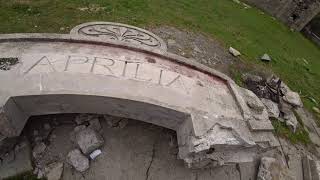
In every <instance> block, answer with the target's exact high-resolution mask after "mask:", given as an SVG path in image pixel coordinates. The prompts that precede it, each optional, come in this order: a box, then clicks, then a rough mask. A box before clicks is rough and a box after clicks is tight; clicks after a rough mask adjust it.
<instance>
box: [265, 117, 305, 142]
mask: <svg viewBox="0 0 320 180" xmlns="http://www.w3.org/2000/svg"><path fill="white" fill-rule="evenodd" d="M297 119H298V122H299V124H300V126H298V127H297V129H296V132H295V133H294V132H292V131H291V130H290V129H289V128H288V127H287V125H286V124H285V122H280V121H279V120H278V119H277V118H272V119H271V122H272V125H273V127H274V132H275V134H277V135H278V136H281V137H285V138H287V139H289V140H290V142H292V143H293V144H298V143H302V144H304V145H308V144H310V143H311V140H310V137H309V133H308V132H307V131H306V130H305V129H304V126H303V123H301V120H299V119H300V118H299V116H297Z"/></svg>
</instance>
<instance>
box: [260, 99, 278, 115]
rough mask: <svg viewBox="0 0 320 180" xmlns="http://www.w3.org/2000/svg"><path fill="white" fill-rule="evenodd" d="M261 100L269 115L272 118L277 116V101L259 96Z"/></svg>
mask: <svg viewBox="0 0 320 180" xmlns="http://www.w3.org/2000/svg"><path fill="white" fill-rule="evenodd" d="M261 102H262V103H263V104H264V106H265V107H266V108H267V111H268V114H269V117H274V118H278V117H279V114H280V110H279V107H278V104H277V103H275V102H273V101H271V100H269V99H265V98H261Z"/></svg>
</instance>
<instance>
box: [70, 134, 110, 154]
mask: <svg viewBox="0 0 320 180" xmlns="http://www.w3.org/2000/svg"><path fill="white" fill-rule="evenodd" d="M76 142H77V144H78V146H79V147H80V149H81V151H82V152H83V153H84V154H86V155H88V154H90V153H91V152H92V151H94V150H96V149H98V148H99V147H101V146H102V145H103V143H104V141H103V138H102V137H101V136H100V135H99V134H98V133H97V132H95V131H94V130H92V129H90V128H86V129H84V130H81V131H79V132H78V133H77V134H76Z"/></svg>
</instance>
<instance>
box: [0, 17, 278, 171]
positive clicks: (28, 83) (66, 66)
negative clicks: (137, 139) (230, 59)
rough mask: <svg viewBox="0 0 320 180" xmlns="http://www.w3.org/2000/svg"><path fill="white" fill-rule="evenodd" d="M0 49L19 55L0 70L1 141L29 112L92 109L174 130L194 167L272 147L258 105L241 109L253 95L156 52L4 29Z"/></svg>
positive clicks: (226, 161) (247, 158) (211, 72)
mask: <svg viewBox="0 0 320 180" xmlns="http://www.w3.org/2000/svg"><path fill="white" fill-rule="evenodd" d="M88 25H92V23H90V24H88ZM79 27H82V26H79ZM79 27H78V28H76V29H79ZM83 27H87V26H86V25H85V26H83ZM138 30H139V29H138ZM143 32H146V31H143ZM156 38H157V37H156ZM161 41H162V40H159V42H161ZM0 54H1V58H12V57H14V58H18V60H19V61H18V63H16V64H13V63H12V64H10V63H9V64H10V65H9V66H8V67H7V68H6V69H3V70H0V83H1V84H5V86H1V87H0V107H1V110H2V113H0V125H1V126H0V128H1V130H2V132H4V133H3V135H4V136H5V137H6V138H9V137H15V136H18V135H19V134H20V133H21V131H22V129H23V127H24V125H25V123H26V121H27V119H28V118H29V117H30V116H33V115H42V114H56V113H98V114H111V115H115V116H122V117H128V118H132V119H138V120H141V121H145V122H148V123H153V124H156V125H159V126H163V127H166V128H169V129H173V130H175V131H176V132H177V137H178V143H179V157H180V158H181V159H183V160H184V161H185V162H186V163H187V165H188V166H189V167H194V168H198V167H204V166H206V167H207V166H217V165H224V164H232V163H239V162H249V161H252V159H253V157H254V156H255V154H256V149H257V148H258V144H259V143H261V141H263V143H266V144H268V147H266V148H270V147H274V146H277V143H275V142H274V137H273V135H272V133H270V130H272V125H271V126H270V124H271V123H270V121H269V120H268V117H265V116H264V114H265V112H266V110H265V109H263V110H261V112H260V111H259V112H256V111H255V109H252V107H251V106H248V104H250V105H252V103H253V102H254V103H256V105H257V106H260V104H261V102H260V101H259V99H258V98H257V97H256V96H255V95H252V94H250V93H243V90H241V88H239V87H238V86H237V85H236V84H235V83H234V81H232V80H231V79H230V78H229V77H227V76H226V75H224V74H222V73H220V72H217V71H215V70H213V69H210V68H208V67H206V66H204V65H201V64H199V63H196V62H193V61H191V60H188V59H186V58H183V57H180V56H177V55H174V54H171V53H168V52H166V51H164V49H159V48H154V47H149V46H145V45H141V46H140V45H137V44H135V43H133V44H132V43H131V42H130V43H129V44H128V42H126V41H114V40H110V38H101V37H99V38H97V37H92V36H84V35H79V34H78V35H73V34H71V35H67V34H7V35H1V36H0ZM8 60H9V59H8ZM248 94H249V95H248ZM252 99H254V101H252ZM253 125H255V126H253ZM266 133H267V135H266ZM257 137H258V138H257ZM0 148H1V147H0Z"/></svg>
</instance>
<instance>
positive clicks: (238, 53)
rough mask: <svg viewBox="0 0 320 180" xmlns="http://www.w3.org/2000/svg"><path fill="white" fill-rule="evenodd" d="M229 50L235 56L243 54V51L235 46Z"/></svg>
mask: <svg viewBox="0 0 320 180" xmlns="http://www.w3.org/2000/svg"><path fill="white" fill-rule="evenodd" d="M229 52H230V53H231V54H232V55H233V56H235V57H236V56H240V55H241V53H240V52H239V51H238V50H236V49H234V48H233V47H230V48H229Z"/></svg>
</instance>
